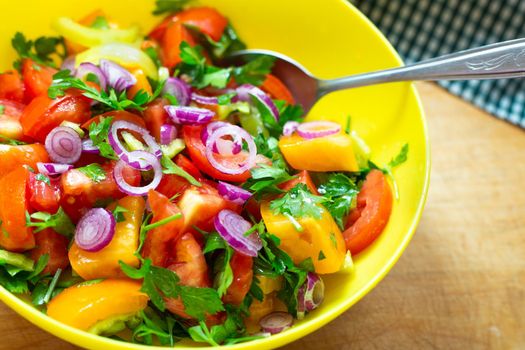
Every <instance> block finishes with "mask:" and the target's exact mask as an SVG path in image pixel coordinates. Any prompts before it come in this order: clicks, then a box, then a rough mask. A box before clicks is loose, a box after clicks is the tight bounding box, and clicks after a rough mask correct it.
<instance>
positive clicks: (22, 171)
mask: <svg viewBox="0 0 525 350" xmlns="http://www.w3.org/2000/svg"><path fill="white" fill-rule="evenodd" d="M28 173H29V170H27V169H26V168H25V167H21V166H19V167H18V168H16V169H15V170H13V171H11V172H10V173H9V174H7V175H5V176H4V177H2V178H1V179H0V220H1V222H2V225H1V227H0V231H1V232H0V246H1V247H2V248H5V249H7V250H10V251H16V252H21V251H25V250H28V249H31V248H33V247H34V246H35V237H34V236H33V230H32V229H31V228H30V227H26V212H27V210H28V208H27V201H26V186H27V179H28Z"/></svg>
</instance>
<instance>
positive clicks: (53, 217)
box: [26, 207, 75, 237]
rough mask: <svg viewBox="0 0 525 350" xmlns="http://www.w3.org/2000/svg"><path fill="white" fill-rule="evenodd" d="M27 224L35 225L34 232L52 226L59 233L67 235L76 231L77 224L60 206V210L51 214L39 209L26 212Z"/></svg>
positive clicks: (29, 225)
mask: <svg viewBox="0 0 525 350" xmlns="http://www.w3.org/2000/svg"><path fill="white" fill-rule="evenodd" d="M33 220H37V221H33ZM26 226H27V227H34V228H35V230H34V232H40V231H42V230H45V229H46V228H52V229H53V230H54V231H56V232H57V233H60V234H61V235H63V236H66V237H71V236H72V235H73V233H74V232H75V225H73V222H72V221H71V219H70V218H69V216H67V214H66V213H65V212H64V210H63V209H62V207H60V208H58V211H57V212H56V213H55V214H49V213H46V212H43V211H37V212H35V213H32V214H29V213H28V212H26Z"/></svg>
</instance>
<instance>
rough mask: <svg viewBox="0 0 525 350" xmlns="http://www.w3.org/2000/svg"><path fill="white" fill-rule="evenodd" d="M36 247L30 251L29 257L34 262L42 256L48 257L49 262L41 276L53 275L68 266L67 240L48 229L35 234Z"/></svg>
mask: <svg viewBox="0 0 525 350" xmlns="http://www.w3.org/2000/svg"><path fill="white" fill-rule="evenodd" d="M35 240H36V246H35V248H33V249H31V251H30V253H29V255H30V256H31V259H33V260H34V261H35V262H37V261H38V259H39V258H40V257H41V256H42V255H44V254H47V255H49V260H48V262H47V265H46V267H45V268H44V270H43V271H42V274H51V275H54V274H55V272H56V271H57V269H59V268H60V269H62V270H63V269H65V268H66V267H68V266H69V258H68V256H67V246H68V243H69V240H68V239H67V238H66V237H65V236H62V235H61V234H59V233H56V232H55V231H53V230H52V229H50V228H46V229H45V230H43V231H40V232H37V233H35Z"/></svg>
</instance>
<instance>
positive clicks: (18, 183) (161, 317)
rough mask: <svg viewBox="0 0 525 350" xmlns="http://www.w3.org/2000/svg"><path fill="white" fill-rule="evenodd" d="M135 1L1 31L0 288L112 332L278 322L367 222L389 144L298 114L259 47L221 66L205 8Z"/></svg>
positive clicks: (294, 315) (209, 339)
mask: <svg viewBox="0 0 525 350" xmlns="http://www.w3.org/2000/svg"><path fill="white" fill-rule="evenodd" d="M154 13H155V14H157V15H162V16H163V17H164V19H163V20H162V21H161V22H160V23H159V24H158V25H157V26H156V27H155V28H154V29H153V30H151V31H150V32H149V33H148V34H147V35H146V36H143V34H141V31H140V28H139V27H138V26H131V27H122V26H120V25H119V24H118V23H115V22H113V21H112V20H111V17H110V15H109V14H105V13H104V12H102V11H100V10H97V11H94V12H93V13H91V14H88V15H87V16H86V17H84V18H82V19H78V20H77V19H71V18H65V17H64V18H58V19H56V21H54V22H53V25H52V26H53V28H54V30H55V31H56V32H57V33H58V36H56V37H46V36H43V37H39V38H37V39H28V38H26V37H25V36H24V35H23V34H22V33H16V35H15V36H14V37H13V39H12V45H13V48H14V49H15V50H16V51H17V53H18V56H19V58H18V59H17V60H16V62H14V69H12V70H9V71H6V72H4V73H1V74H0V141H1V144H0V228H1V231H2V233H1V234H0V247H1V249H0V284H1V285H2V286H3V287H4V288H6V289H7V290H9V291H10V292H12V293H17V294H26V295H27V296H28V297H29V298H30V300H31V302H32V303H33V304H34V305H35V307H37V308H39V309H41V310H42V312H45V313H47V315H48V316H49V317H52V318H54V319H56V320H59V321H61V322H63V323H64V324H67V325H69V326H72V327H76V328H78V329H82V330H85V331H88V332H92V333H95V334H100V335H105V336H109V337H113V338H116V339H121V340H123V341H131V342H135V343H143V344H159V343H160V344H163V345H168V346H173V345H174V344H175V343H176V342H177V341H179V340H181V339H183V338H191V339H193V340H194V341H196V342H203V343H209V344H211V345H220V344H234V343H238V342H243V341H248V340H252V339H257V338H261V337H267V336H271V335H272V334H275V333H279V332H282V331H284V330H286V329H287V328H289V327H292V326H293V323H294V321H295V320H296V319H302V318H303V317H305V316H306V315H307V314H308V313H311V312H312V313H313V312H315V310H316V309H317V308H318V307H319V306H320V305H322V302H323V299H324V290H325V285H324V283H323V275H326V274H332V273H338V272H340V271H345V270H346V271H348V270H349V268H350V267H351V266H352V258H351V256H352V255H355V254H358V253H359V252H361V251H362V250H364V249H366V248H367V247H368V246H369V245H370V244H371V243H372V242H373V241H374V240H375V239H376V238H377V237H378V235H380V234H381V232H382V231H383V229H384V227H385V225H386V224H387V222H388V219H389V216H390V212H391V208H392V202H393V198H394V197H395V196H396V195H395V193H396V192H397V191H396V189H395V188H396V187H395V181H394V179H393V175H392V173H393V169H394V168H395V167H396V166H399V165H400V164H402V163H403V162H404V161H406V159H407V153H408V145H405V146H404V147H403V148H402V149H401V151H400V153H399V154H398V155H396V156H394V157H393V159H392V161H391V162H390V163H389V164H386V165H382V166H379V165H376V164H375V163H373V162H372V161H371V160H370V157H369V155H370V151H369V150H368V147H367V146H366V144H365V143H364V142H363V140H361V139H360V138H359V137H358V136H357V134H356V133H355V132H354V131H352V130H351V125H350V118H348V122H347V124H346V125H343V126H342V125H339V124H337V123H334V122H329V121H304V120H303V117H304V115H303V111H302V108H301V106H300V105H297V104H295V101H294V97H293V95H292V94H291V93H290V91H289V90H288V89H287V87H286V86H285V84H283V82H281V81H280V80H279V79H278V77H276V76H274V75H272V74H271V71H272V65H273V61H272V59H271V58H270V57H267V56H258V57H257V58H255V59H253V60H251V61H249V62H245V63H244V64H242V65H239V66H224V65H220V64H219V62H223V59H224V58H225V57H227V56H228V55H230V54H231V53H232V52H234V51H236V50H239V49H243V48H244V47H245V46H244V44H243V42H242V41H241V40H240V39H239V37H238V36H237V34H236V32H235V30H234V28H233V27H232V25H231V24H230V23H229V21H228V19H227V18H226V17H224V16H223V15H222V14H221V13H220V12H218V11H217V10H216V9H214V8H209V7H192V6H191V4H188V1H180V0H179V1H166V0H159V1H157V8H156V9H155V12H154ZM391 183H392V184H393V187H392V188H393V189H394V190H392V189H391ZM126 330H128V331H126ZM123 334H128V336H127V337H124V335H123ZM129 335H131V336H129Z"/></svg>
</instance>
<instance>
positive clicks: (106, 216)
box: [75, 208, 116, 252]
mask: <svg viewBox="0 0 525 350" xmlns="http://www.w3.org/2000/svg"><path fill="white" fill-rule="evenodd" d="M115 225H116V223H115V217H114V216H113V214H112V213H110V212H109V211H107V210H106V209H104V208H93V209H91V210H89V211H88V212H87V213H86V214H85V215H84V216H83V217H82V218H81V219H80V221H79V222H78V224H77V227H76V229H75V243H76V244H77V245H78V246H79V248H80V249H82V250H86V251H88V252H98V251H99V250H101V249H102V248H104V247H105V246H107V245H108V244H109V243H110V242H111V240H112V239H113V236H114V235H115Z"/></svg>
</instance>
